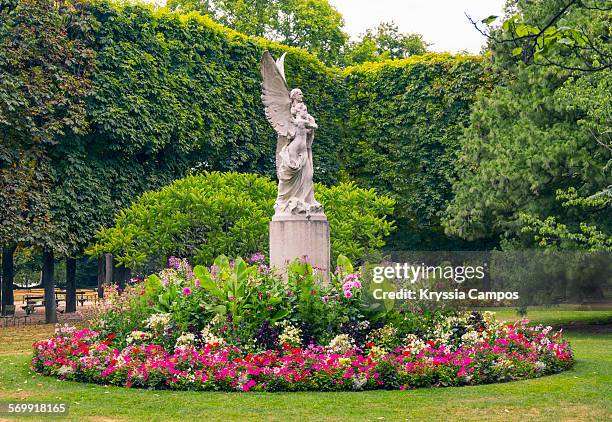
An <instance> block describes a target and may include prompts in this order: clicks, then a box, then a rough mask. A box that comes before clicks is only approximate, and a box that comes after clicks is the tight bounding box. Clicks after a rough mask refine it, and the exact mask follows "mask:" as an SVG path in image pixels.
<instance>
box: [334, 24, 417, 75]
mask: <svg viewBox="0 0 612 422" xmlns="http://www.w3.org/2000/svg"><path fill="white" fill-rule="evenodd" d="M428 46H429V44H428V43H426V42H425V41H424V40H423V37H422V36H421V35H420V34H404V33H401V32H400V31H399V28H398V26H397V25H396V24H395V23H394V22H383V23H381V24H380V25H378V27H376V28H374V29H368V30H367V31H366V32H365V33H364V34H363V35H362V36H361V39H360V40H358V41H355V42H349V43H348V44H347V46H346V48H345V59H344V60H345V63H346V64H348V65H354V64H359V63H364V62H378V61H382V60H387V59H404V58H406V57H409V56H415V55H419V54H424V53H426V52H427V47H428Z"/></svg>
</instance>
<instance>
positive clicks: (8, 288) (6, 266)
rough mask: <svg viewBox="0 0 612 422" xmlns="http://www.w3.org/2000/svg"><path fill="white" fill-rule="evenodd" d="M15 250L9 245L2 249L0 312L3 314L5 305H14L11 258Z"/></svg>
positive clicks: (13, 275) (14, 246)
mask: <svg viewBox="0 0 612 422" xmlns="http://www.w3.org/2000/svg"><path fill="white" fill-rule="evenodd" d="M16 248H17V246H16V245H11V246H8V247H5V248H3V249H2V302H1V306H0V308H1V309H2V312H4V307H5V306H6V305H13V304H14V297H13V278H14V277H15V268H14V266H13V257H14V255H15V249H16Z"/></svg>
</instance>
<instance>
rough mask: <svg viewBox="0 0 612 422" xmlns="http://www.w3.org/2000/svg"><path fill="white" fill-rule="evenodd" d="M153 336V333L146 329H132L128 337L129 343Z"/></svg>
mask: <svg viewBox="0 0 612 422" xmlns="http://www.w3.org/2000/svg"><path fill="white" fill-rule="evenodd" d="M149 338H151V334H149V333H145V332H144V331H132V332H131V333H130V334H128V336H127V338H126V342H127V344H132V343H138V342H142V341H144V340H147V339H149Z"/></svg>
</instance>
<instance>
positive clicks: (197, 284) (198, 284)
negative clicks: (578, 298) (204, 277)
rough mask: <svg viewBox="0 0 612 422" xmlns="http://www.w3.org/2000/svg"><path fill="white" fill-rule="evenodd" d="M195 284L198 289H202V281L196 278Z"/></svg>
mask: <svg viewBox="0 0 612 422" xmlns="http://www.w3.org/2000/svg"><path fill="white" fill-rule="evenodd" d="M194 284H195V286H196V287H198V288H199V287H200V279H198V278H196V279H195V282H194Z"/></svg>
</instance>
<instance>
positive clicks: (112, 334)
mask: <svg viewBox="0 0 612 422" xmlns="http://www.w3.org/2000/svg"><path fill="white" fill-rule="evenodd" d="M115 337H117V334H115V333H110V334H109V335H108V337H107V338H108V339H109V340H114V339H115Z"/></svg>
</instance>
